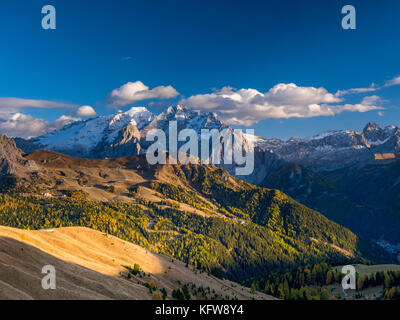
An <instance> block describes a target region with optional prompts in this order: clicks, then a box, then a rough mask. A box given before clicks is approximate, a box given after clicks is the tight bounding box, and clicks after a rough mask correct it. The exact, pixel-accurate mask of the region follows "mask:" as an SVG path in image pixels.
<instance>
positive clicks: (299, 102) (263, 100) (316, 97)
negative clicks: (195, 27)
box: [181, 83, 382, 126]
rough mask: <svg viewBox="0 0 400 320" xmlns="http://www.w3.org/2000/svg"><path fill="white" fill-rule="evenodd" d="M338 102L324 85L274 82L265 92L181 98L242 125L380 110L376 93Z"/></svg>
mask: <svg viewBox="0 0 400 320" xmlns="http://www.w3.org/2000/svg"><path fill="white" fill-rule="evenodd" d="M340 102H343V100H342V99H341V98H339V97H338V96H337V95H334V94H332V93H329V92H328V91H327V90H326V89H324V88H314V87H298V86H297V85H295V84H293V83H290V84H284V83H281V84H278V85H276V86H274V87H273V88H271V89H270V90H269V91H268V92H266V93H261V92H259V91H258V90H255V89H240V90H234V89H232V88H230V87H224V88H222V89H221V90H217V91H215V92H213V93H209V94H199V95H195V96H191V97H189V98H188V99H184V100H182V101H181V103H182V104H185V105H187V106H188V107H190V108H192V109H195V110H203V111H210V112H216V113H218V114H219V115H220V117H221V118H222V119H223V120H225V121H226V122H228V123H230V124H235V125H245V126H248V125H251V124H253V123H256V122H258V121H260V120H262V119H266V118H277V119H278V118H310V117H317V116H333V115H335V114H339V113H342V112H344V111H350V112H366V111H370V110H377V109H382V108H381V107H378V106H376V105H375V103H377V102H379V97H377V96H371V97H366V98H364V99H363V101H362V102H361V103H359V104H354V105H353V104H338V103H340Z"/></svg>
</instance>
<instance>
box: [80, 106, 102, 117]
mask: <svg viewBox="0 0 400 320" xmlns="http://www.w3.org/2000/svg"><path fill="white" fill-rule="evenodd" d="M75 114H76V115H77V116H79V117H91V116H95V115H97V113H96V111H95V110H94V109H93V108H92V107H91V106H81V107H79V108H78V109H76V111H75Z"/></svg>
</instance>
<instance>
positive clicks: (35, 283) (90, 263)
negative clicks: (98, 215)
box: [0, 227, 273, 300]
mask: <svg viewBox="0 0 400 320" xmlns="http://www.w3.org/2000/svg"><path fill="white" fill-rule="evenodd" d="M0 244H1V252H0V275H1V277H0V279H1V280H0V299H17V300H19V299H68V300H70V299H141V300H145V299H152V297H153V295H154V294H155V293H158V294H159V295H162V292H160V289H162V288H164V289H166V291H167V294H168V295H167V298H168V299H171V298H172V296H171V294H172V291H173V290H178V289H179V288H180V287H181V286H182V285H183V284H188V285H189V284H190V285H192V284H195V286H196V288H200V287H203V288H207V287H208V288H210V290H211V291H212V290H215V291H216V294H217V295H218V296H219V297H221V298H227V297H229V299H234V298H238V299H252V298H254V299H273V298H272V297H270V296H267V295H264V294H261V293H256V294H251V293H250V289H248V288H244V287H242V286H240V285H239V284H235V283H232V282H229V281H227V280H220V279H217V278H215V277H213V276H208V275H207V274H205V273H203V274H195V273H194V272H193V270H192V269H190V268H186V267H185V264H183V263H181V262H179V261H174V262H171V259H169V258H167V257H165V256H163V255H160V254H154V253H151V252H149V251H148V250H146V249H144V248H142V247H140V246H137V245H134V244H132V243H129V242H126V241H122V240H120V239H118V238H116V237H113V236H110V235H107V234H103V233H101V232H98V231H95V230H91V229H87V228H78V227H72V228H61V229H54V230H43V231H28V230H19V229H13V228H7V227H0ZM134 264H138V265H139V266H140V267H141V269H142V272H141V274H142V275H144V274H143V272H144V273H145V274H146V276H138V275H134V274H131V276H130V278H128V276H127V275H128V270H129V269H128V268H127V267H129V266H132V267H133V265H134ZM45 265H53V266H54V267H55V269H56V286H57V288H56V290H43V289H42V287H41V280H42V278H43V277H44V276H45V275H44V274H42V273H41V271H42V268H43V266H45ZM178 281H179V282H180V283H181V284H182V285H179V284H178ZM150 283H154V285H155V286H156V287H157V289H156V290H154V292H153V293H150V292H149V289H148V288H147V287H146V286H145V285H147V284H150ZM207 297H208V298H211V297H212V294H211V293H207ZM192 298H194V299H196V298H198V299H200V298H204V297H201V295H198V296H196V295H194V294H192Z"/></svg>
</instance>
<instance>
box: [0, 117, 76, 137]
mask: <svg viewBox="0 0 400 320" xmlns="http://www.w3.org/2000/svg"><path fill="white" fill-rule="evenodd" d="M79 120H81V119H80V118H74V117H70V116H66V115H63V116H61V117H60V118H58V119H57V120H55V121H46V120H44V119H40V118H36V117H33V116H31V115H27V114H23V113H15V114H11V115H7V116H2V117H1V118H0V132H1V133H2V134H5V135H7V136H9V137H23V138H31V137H37V136H40V135H42V134H45V133H48V132H50V131H53V130H57V129H60V128H62V127H63V126H65V125H67V124H70V123H72V122H75V121H79Z"/></svg>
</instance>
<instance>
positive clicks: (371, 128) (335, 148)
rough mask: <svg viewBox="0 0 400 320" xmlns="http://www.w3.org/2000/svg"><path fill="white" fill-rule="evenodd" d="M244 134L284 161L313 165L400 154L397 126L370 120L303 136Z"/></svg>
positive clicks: (335, 165) (334, 165)
mask: <svg viewBox="0 0 400 320" xmlns="http://www.w3.org/2000/svg"><path fill="white" fill-rule="evenodd" d="M247 138H248V139H249V138H250V139H253V141H254V144H255V145H256V146H258V147H260V148H261V149H263V150H271V151H273V152H274V153H275V154H276V155H278V157H279V158H281V159H283V160H285V161H288V162H295V163H299V164H304V165H306V166H310V167H313V168H314V169H337V168H339V167H344V166H347V165H351V164H355V163H362V162H371V161H372V162H374V161H375V160H378V161H379V160H385V159H387V160H391V159H396V158H399V155H400V127H397V126H387V127H385V128H384V129H382V128H381V127H380V126H379V125H377V124H376V123H372V122H370V123H368V124H367V125H366V126H365V128H364V130H363V131H354V130H331V131H326V132H324V133H321V134H317V135H314V136H311V137H308V138H303V139H302V138H298V137H293V138H290V139H289V140H287V141H283V140H281V139H277V138H274V139H266V138H262V137H249V136H247Z"/></svg>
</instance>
